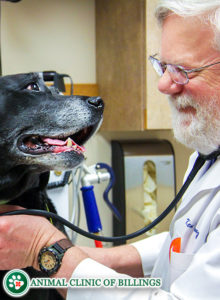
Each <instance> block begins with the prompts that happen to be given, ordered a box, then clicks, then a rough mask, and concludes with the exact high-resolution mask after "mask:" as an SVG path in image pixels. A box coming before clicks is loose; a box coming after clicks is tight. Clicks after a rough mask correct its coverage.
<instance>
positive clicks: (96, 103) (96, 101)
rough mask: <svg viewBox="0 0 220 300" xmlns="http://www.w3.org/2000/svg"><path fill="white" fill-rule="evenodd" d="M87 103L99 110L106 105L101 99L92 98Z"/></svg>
mask: <svg viewBox="0 0 220 300" xmlns="http://www.w3.org/2000/svg"><path fill="white" fill-rule="evenodd" d="M87 101H88V103H89V104H91V105H93V106H95V107H98V108H101V107H103V106H104V103H103V100H102V98H101V97H90V98H89V99H88V100H87Z"/></svg>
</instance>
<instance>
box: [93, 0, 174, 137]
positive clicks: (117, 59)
mask: <svg viewBox="0 0 220 300" xmlns="http://www.w3.org/2000/svg"><path fill="white" fill-rule="evenodd" d="M155 5H156V1H154V0H96V66H97V83H98V87H99V94H100V96H101V97H102V98H103V99H104V102H105V104H106V109H105V113H104V122H103V125H102V128H101V130H103V131H142V130H146V129H169V128H171V122H170V111H169V106H168V102H167V100H166V97H165V96H164V95H161V94H160V93H159V92H158V91H157V82H158V77H157V75H156V74H155V73H154V70H153V69H152V66H151V65H150V63H149V61H148V56H149V55H150V54H155V53H157V52H158V50H159V34H160V31H159V29H158V28H157V24H156V21H155V19H154V8H155Z"/></svg>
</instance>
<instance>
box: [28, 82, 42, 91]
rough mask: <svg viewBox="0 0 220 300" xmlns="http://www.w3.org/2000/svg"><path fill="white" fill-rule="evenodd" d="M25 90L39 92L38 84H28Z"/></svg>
mask: <svg viewBox="0 0 220 300" xmlns="http://www.w3.org/2000/svg"><path fill="white" fill-rule="evenodd" d="M26 89H27V90H31V91H40V88H39V86H38V84H37V83H35V82H32V83H30V84H28V85H27V86H26Z"/></svg>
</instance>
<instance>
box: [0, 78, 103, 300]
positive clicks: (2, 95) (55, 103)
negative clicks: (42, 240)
mask: <svg viewBox="0 0 220 300" xmlns="http://www.w3.org/2000/svg"><path fill="white" fill-rule="evenodd" d="M103 106H104V105H103V101H102V100H101V99H100V98H99V97H98V98H96V97H85V96H63V95H59V94H58V93H57V92H54V91H52V90H51V89H49V88H48V87H46V86H45V84H44V82H43V80H42V79H41V78H40V76H39V74H38V73H27V74H17V75H10V76H4V77H0V166H1V167H0V201H3V200H6V201H9V204H16V205H20V206H23V207H26V208H35V209H43V210H44V209H45V206H46V205H48V206H49V209H50V211H52V212H56V211H55V208H54V206H53V204H52V202H51V200H50V199H49V198H48V196H47V193H46V186H47V183H48V178H49V171H50V170H54V169H56V170H66V169H72V168H74V167H76V166H77V165H79V164H80V163H81V162H82V161H83V159H84V156H83V154H82V153H81V151H68V152H61V153H57V154H56V153H52V152H51V151H52V150H53V147H49V148H48V149H49V151H47V148H46V147H45V145H41V144H40V145H38V148H39V149H40V150H38V148H37V146H36V147H35V145H34V142H33V143H32V140H31V137H34V138H35V139H39V140H40V141H42V140H41V138H42V137H43V138H45V137H49V138H57V139H63V140H65V139H66V138H67V137H69V136H71V138H72V139H73V140H74V141H75V142H76V143H77V144H79V145H81V144H84V143H85V142H86V141H87V140H88V139H89V138H90V137H91V136H92V135H93V133H94V132H95V131H96V130H97V128H98V127H99V125H100V122H101V120H102V114H103ZM28 141H29V142H28ZM42 144H43V142H42ZM32 147H33V149H34V151H32V150H33V149H30V148H32ZM0 211H1V207H0ZM55 226H56V227H58V228H59V229H60V230H63V227H62V225H61V224H58V223H57V222H55ZM73 259H74V258H73ZM26 271H28V273H29V275H30V277H36V276H40V277H43V274H42V273H40V272H36V271H35V270H34V269H32V268H28V269H26ZM4 274H5V272H4V271H1V272H0V281H1V282H2V279H3V276H4ZM0 299H1V300H6V299H11V297H9V296H7V294H6V293H5V292H4V290H3V288H2V287H0ZM22 299H30V300H35V299H40V300H46V299H47V300H52V299H53V300H57V299H61V296H60V295H59V294H58V293H57V292H56V290H55V289H51V290H50V289H41V290H39V289H30V291H29V292H28V294H27V295H25V296H23V297H22Z"/></svg>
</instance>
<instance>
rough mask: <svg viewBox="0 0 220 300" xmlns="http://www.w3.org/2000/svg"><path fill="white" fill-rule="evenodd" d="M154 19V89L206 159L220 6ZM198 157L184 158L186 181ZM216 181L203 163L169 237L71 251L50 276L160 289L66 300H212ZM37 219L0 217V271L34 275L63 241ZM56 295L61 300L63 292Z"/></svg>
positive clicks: (218, 108) (167, 5)
mask: <svg viewBox="0 0 220 300" xmlns="http://www.w3.org/2000/svg"><path fill="white" fill-rule="evenodd" d="M156 15H157V18H158V20H159V22H160V24H161V26H162V40H161V52H160V57H158V58H156V57H155V56H154V55H153V56H152V57H151V58H150V60H151V62H152V64H153V66H154V68H155V70H156V71H157V72H158V74H159V75H160V76H161V78H160V79H159V84H158V88H159V90H160V91H161V92H162V93H164V94H167V95H168V96H169V101H170V105H171V109H172V117H173V128H174V134H175V136H176V138H177V139H178V140H179V141H181V142H182V143H183V144H185V145H187V146H188V147H190V148H193V149H195V150H196V151H198V152H201V153H203V154H209V153H211V152H212V151H214V150H216V149H217V148H218V147H219V144H220V130H219V129H220V84H219V82H220V24H218V22H220V1H219V0H162V1H160V3H159V6H158V9H157V13H156ZM197 155H198V154H197V153H194V154H193V155H192V157H191V158H190V162H189V169H188V171H187V174H188V173H189V171H190V170H191V169H192V167H193V164H194V161H195V158H196V157H197ZM219 174H220V160H219V159H217V160H216V161H215V162H214V164H212V165H211V164H210V162H208V161H207V162H206V163H205V165H204V166H203V167H202V168H201V170H200V171H199V172H198V174H197V176H196V177H195V179H194V180H193V183H192V184H191V185H190V187H189V188H188V190H187V192H186V193H185V195H184V197H183V201H182V204H181V205H180V207H179V209H178V211H177V213H176V214H175V216H174V219H173V221H172V223H171V227H170V232H169V233H162V234H159V235H156V236H153V237H151V238H148V239H146V240H143V241H140V242H137V243H135V244H133V245H129V246H120V247H117V248H113V249H89V248H82V249H80V248H78V247H71V248H69V249H68V250H67V251H66V252H65V254H64V257H63V262H62V265H61V267H60V269H59V270H58V272H57V273H55V274H53V275H52V277H65V278H66V279H67V280H69V279H70V278H71V277H72V278H85V277H86V276H87V277H89V278H94V277H96V276H98V277H104V278H108V277H110V278H113V277H123V278H124V277H125V275H122V274H120V273H124V274H128V275H131V276H143V275H145V276H151V277H155V278H156V277H157V278H162V281H163V284H162V287H161V288H155V289H150V288H139V289H138V288H137V289H123V288H117V289H110V288H109V289H107V288H98V289H93V288H84V289H74V288H72V289H71V288H69V290H68V293H67V299H83V300H85V299H97V300H99V299H114V298H115V299H163V300H164V299H184V300H185V299H187V300H191V299H197V300H198V299H199V300H201V299H209V300H210V299H219V297H220V284H219V278H220V247H219V242H220V227H219V224H220V193H219V190H220V185H219V179H218V175H219ZM3 209H4V210H5V211H7V210H11V209H13V207H9V206H4V207H3ZM40 220H41V221H40V222H39V217H34V216H22V217H20V216H13V217H1V218H0V258H1V259H0V269H5V268H7V269H9V268H10V269H11V268H23V267H26V266H34V267H35V268H36V269H39V266H38V262H37V257H38V254H39V251H40V249H41V248H42V247H44V246H45V245H47V246H48V245H51V244H53V243H54V242H57V241H59V240H60V239H62V238H64V236H63V234H62V233H60V232H59V231H57V230H56V229H55V228H54V227H53V226H52V225H51V224H50V223H49V222H48V221H47V220H45V219H44V218H41V219H40ZM19 232H23V233H24V234H23V235H22V237H21V236H20V233H19ZM15 249H16V251H15ZM13 253H14V254H16V257H13ZM89 257H91V258H93V259H90V258H89ZM95 260H96V261H98V262H100V263H101V264H100V263H98V262H96V261H95ZM104 265H105V266H104ZM128 278H129V277H128ZM61 293H62V294H63V295H64V296H65V295H66V290H62V291H61Z"/></svg>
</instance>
